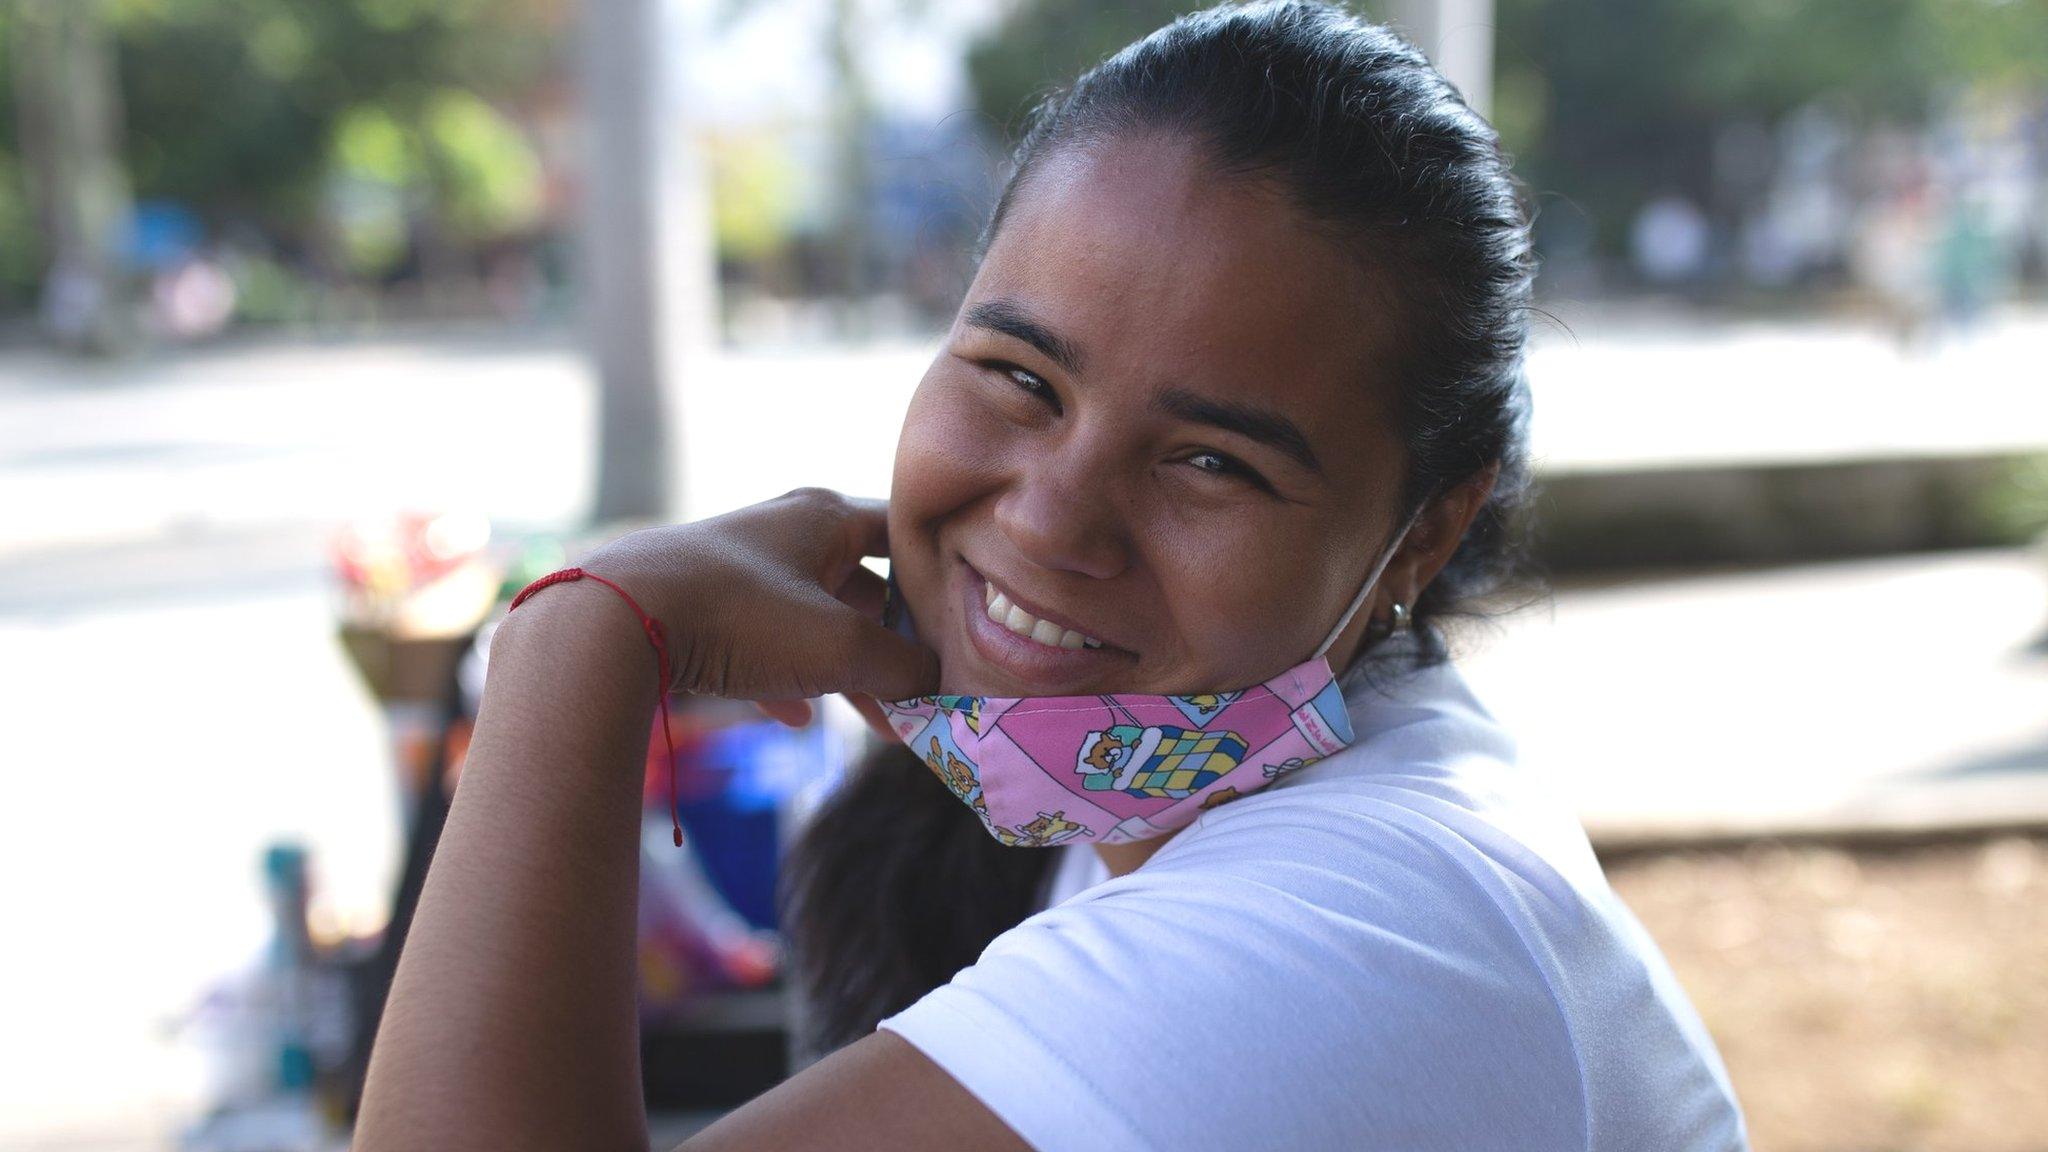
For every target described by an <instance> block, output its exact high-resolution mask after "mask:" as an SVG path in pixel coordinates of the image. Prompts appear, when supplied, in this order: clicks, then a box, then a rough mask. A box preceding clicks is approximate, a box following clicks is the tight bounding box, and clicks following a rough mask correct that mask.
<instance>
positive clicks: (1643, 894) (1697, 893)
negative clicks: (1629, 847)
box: [1607, 836, 2048, 1152]
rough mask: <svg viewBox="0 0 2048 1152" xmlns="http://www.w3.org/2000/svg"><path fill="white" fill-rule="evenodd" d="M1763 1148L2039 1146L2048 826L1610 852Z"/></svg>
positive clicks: (2024, 1150)
mask: <svg viewBox="0 0 2048 1152" xmlns="http://www.w3.org/2000/svg"><path fill="white" fill-rule="evenodd" d="M1607 872H1608V876H1609V878H1610V879H1611V880H1612V882H1613V884H1614V887H1615V890H1616V891H1618V892H1619V893H1621V896H1622V898H1623V899H1624V900H1626V901H1627V902H1628V904H1629V906H1630V907H1631V908H1633V909H1634V910H1635V912H1636V915H1637V916H1638V917H1639V918H1640V919H1641V920H1642V921H1643V923H1644V925H1645V926H1647V927H1648V928H1649V930H1650V932H1651V934H1652V935H1654V936H1655V937H1656V938H1657V941H1658V943H1659V944H1660V945H1661V946H1662V947H1663V949H1664V952H1665V955H1666V956H1668V957H1669V958H1670V960H1671V965H1672V967H1673V968H1674V969H1675V970H1676V971H1677V973H1678V976H1679V979H1680V980H1681V981H1682V982H1683V983H1684V985H1685V987H1686V990H1687V991H1688V992H1689V993H1690V994H1691V996H1692V998H1693V1002H1694V1003H1695V1004H1696V1005H1697V1006H1698V1008H1699V1010H1700V1015H1701V1016H1702V1017H1704V1018H1705V1020H1706V1022H1707V1026H1708V1027H1709V1028H1710V1029H1711V1030H1712V1031H1713V1034H1714V1038H1715V1040H1716V1042H1717V1043H1718V1044H1719V1045H1720V1047H1721V1053H1722V1055H1723V1056H1724V1057H1725V1058H1726V1059H1727V1062H1728V1069H1729V1073H1730V1075H1731V1076H1732V1077H1733V1079H1734V1081H1735V1089H1736V1093H1737V1095H1738V1096H1739V1097H1740V1098H1741V1101H1742V1104H1743V1108H1744V1110H1745V1112H1746V1113H1747V1115H1748V1118H1749V1124H1750V1133H1751V1136H1752V1138H1753V1141H1754V1144H1755V1148H1756V1150H1757V1152H2044V1150H2048V837H2020V836H2001V837H1996V838H1990V839H1981V840H1977V841H1974V842H1955V843H1946V844H1936V845H1924V846H1919V847H1886V848H1868V849H1854V850H1843V849H1839V848H1828V847H1813V846H1785V845H1763V846H1750V847H1746V848H1742V849H1727V850H1699V851H1687V852H1677V853H1665V854H1656V855H1637V856H1628V857H1621V858H1617V859H1612V860H1610V861H1609V862H1608V864H1607Z"/></svg>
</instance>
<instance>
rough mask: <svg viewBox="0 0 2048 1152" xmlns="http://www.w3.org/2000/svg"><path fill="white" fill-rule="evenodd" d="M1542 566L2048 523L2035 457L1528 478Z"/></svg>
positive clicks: (1955, 543) (1864, 543) (1862, 545)
mask: <svg viewBox="0 0 2048 1152" xmlns="http://www.w3.org/2000/svg"><path fill="white" fill-rule="evenodd" d="M1537 489H1538V490H1537V493H1536V497H1535V500H1534V505H1533V512H1534V514H1535V522H1534V533H1535V537H1534V548H1535V551H1536V555H1537V557H1538V559H1539V560H1541V561H1542V562H1543V563H1544V564H1545V565H1546V566H1548V567H1549V568H1550V569H1551V570H1553V571H1560V572H1562V571H1584V570H1591V569H1612V568H1619V567H1641V566H1646V565H1682V564H1713V563H1722V562H1728V561H1743V562H1747V561H1763V562H1783V561H1803V560H1818V559H1831V558H1839V557H1850V556H1874V555H1882V554H1888V553H1900V552H1919V551H1929V550H1936V549H1947V548H1964V547H1981V546H1993V545H2004V544H2013V543H2021V542H2024V541H2026V540H2027V539H2030V538H2031V537H2032V535H2033V534H2034V533H2035V532H2038V531H2039V530H2040V529H2041V527H2042V526H2043V525H2044V524H2048V452H2044V453H2000V454H1993V455H1982V456H1954V455H1941V456H1922V457H1894V458H1883V459H1861V460H1840V461H1831V462H1826V463H1798V464H1758V463H1744V464H1729V465H1719V466H1716V465H1695V466H1687V467H1676V468H1618V469H1611V470H1608V469H1573V470H1568V471H1554V472H1541V473H1539V475H1538V478H1537Z"/></svg>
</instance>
